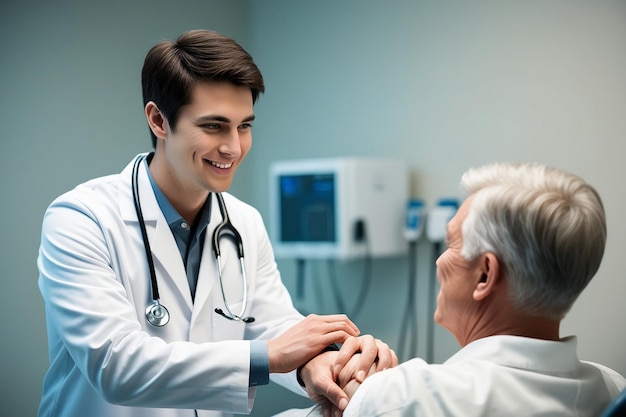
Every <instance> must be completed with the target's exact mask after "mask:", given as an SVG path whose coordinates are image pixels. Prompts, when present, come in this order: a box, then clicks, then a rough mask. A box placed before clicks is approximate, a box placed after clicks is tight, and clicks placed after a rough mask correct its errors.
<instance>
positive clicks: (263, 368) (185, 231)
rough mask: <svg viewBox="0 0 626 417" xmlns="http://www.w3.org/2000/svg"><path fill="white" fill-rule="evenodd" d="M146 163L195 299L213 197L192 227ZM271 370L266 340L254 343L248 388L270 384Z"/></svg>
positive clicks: (252, 344) (251, 349) (252, 341)
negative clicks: (164, 192)
mask: <svg viewBox="0 0 626 417" xmlns="http://www.w3.org/2000/svg"><path fill="white" fill-rule="evenodd" d="M144 163H145V164H146V171H147V172H148V178H149V179H150V184H151V185H152V190H153V191H154V195H155V197H156V200H157V203H158V204H159V208H160V209H161V211H162V212H163V216H165V220H166V221H167V224H168V225H169V227H170V230H171V231H172V234H173V235H174V239H175V240H176V245H177V246H178V250H179V251H180V256H181V257H182V259H183V264H184V265H185V272H186V273H187V281H188V282H189V288H190V290H191V298H192V299H194V298H195V294H196V284H197V282H198V274H199V272H200V261H201V259H202V254H203V253H204V241H205V236H206V229H207V226H208V225H209V221H210V220H211V194H209V197H208V198H207V200H206V202H205V203H204V205H203V206H202V209H201V210H200V213H198V217H197V218H196V221H195V224H193V225H190V224H189V223H187V222H186V221H185V219H183V218H182V216H181V215H180V214H179V213H178V212H177V211H176V209H175V208H174V206H172V204H171V203H170V202H169V200H168V199H167V197H165V194H163V192H162V191H161V189H160V188H159V186H158V185H157V184H156V182H155V181H154V178H152V173H151V172H150V170H149V169H147V168H148V162H147V161H145V162H144ZM225 320H226V319H225ZM269 368H270V367H269V357H268V352H267V341H265V340H251V341H250V377H249V380H248V384H249V386H251V387H254V386H257V385H267V384H268V383H269Z"/></svg>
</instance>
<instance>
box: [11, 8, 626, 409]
mask: <svg viewBox="0 0 626 417" xmlns="http://www.w3.org/2000/svg"><path fill="white" fill-rule="evenodd" d="M14 3H15V4H11V5H7V4H6V2H4V3H3V4H2V5H1V6H0V63H1V65H0V126H1V127H2V129H3V130H2V131H3V139H2V144H3V145H4V148H3V150H4V158H3V162H2V164H0V174H1V175H0V190H1V192H2V196H3V197H2V200H3V202H4V210H3V212H2V216H1V220H0V221H1V222H2V223H1V224H0V227H1V228H2V230H3V232H4V233H3V234H2V237H1V238H0V239H2V248H3V251H1V252H0V314H2V317H5V318H6V319H5V320H4V321H3V322H2V324H0V331H1V332H2V333H1V334H2V337H1V338H0V363H1V364H2V368H1V369H2V372H1V373H0V386H2V387H3V388H4V389H3V390H2V393H1V394H0V415H33V414H34V413H35V410H36V406H37V403H38V401H39V395H40V386H41V378H42V376H43V373H44V371H45V368H46V363H47V357H46V337H45V323H44V319H43V306H42V302H41V297H40V295H39V292H38V289H37V284H36V281H37V270H36V264H35V259H36V255H37V246H38V239H39V227H40V223H41V216H42V214H43V211H44V210H45V207H46V206H47V204H48V203H49V202H50V201H51V200H52V199H53V198H54V197H55V196H57V195H58V194H60V193H62V192H63V191H65V190H67V189H68V188H70V187H72V186H74V185H75V184H77V183H79V182H81V181H83V180H85V179H88V178H91V177H93V176H97V175H101V174H105V173H110V172H116V171H118V170H120V169H121V168H122V167H123V166H124V165H125V163H126V162H127V161H128V160H129V159H130V158H131V157H132V156H133V155H134V154H135V153H137V152H139V151H142V150H146V149H147V148H148V147H149V138H148V134H147V128H146V127H145V122H144V120H143V117H142V113H141V97H140V86H139V80H140V76H139V71H140V69H141V64H142V59H143V56H144V54H145V52H146V51H147V49H148V48H149V47H150V46H151V45H152V44H153V43H154V42H156V41H158V40H160V39H162V38H171V37H175V36H176V35H178V34H179V33H180V32H182V31H184V30H187V29H191V28H197V27H204V28H211V29H215V30H218V31H221V32H223V33H225V34H227V35H230V36H233V37H235V38H236V39H237V40H239V41H240V42H241V43H242V44H243V45H244V46H246V47H247V48H248V49H249V50H250V51H251V52H252V54H253V55H254V57H255V59H256V61H257V63H258V64H259V66H260V67H261V70H262V71H263V73H264V75H265V79H266V86H267V93H266V94H265V95H264V96H262V97H261V100H260V102H259V103H258V105H257V110H256V113H257V116H258V120H257V122H255V128H254V129H255V139H254V146H253V149H252V152H251V153H250V155H249V157H248V160H247V163H246V165H245V167H244V169H243V171H242V172H240V173H239V177H238V178H237V180H236V183H235V186H234V191H235V193H237V194H238V195H240V196H241V197H242V198H244V199H245V200H247V201H249V202H250V203H251V204H253V205H255V206H257V207H258V208H259V209H260V210H261V212H262V213H263V214H264V215H265V216H266V218H267V217H268V216H267V215H268V213H269V208H268V207H269V201H268V198H267V192H268V184H267V169H268V166H269V164H270V162H271V161H273V160H278V159H291V158H302V157H326V156H349V155H357V156H377V155H382V156H391V157H398V158H402V159H404V160H406V161H408V162H409V163H410V164H411V167H412V171H413V176H412V194H413V195H414V196H418V197H422V198H425V199H426V200H427V201H428V202H429V203H433V202H434V201H435V200H436V199H438V198H439V197H444V196H459V190H458V187H457V184H458V179H459V176H460V174H461V173H462V172H463V171H464V170H465V169H467V168H468V167H469V166H472V165H478V164H482V163H485V162H489V161H495V160H520V161H521V160H532V161H539V162H546V163H550V164H553V165H557V166H560V167H562V168H565V169H569V170H572V171H574V172H576V173H579V174H580V175H582V176H583V177H585V178H587V179H588V180H589V181H591V182H592V183H593V184H594V185H596V186H597V188H598V190H599V191H600V193H601V194H602V196H603V197H604V200H605V205H606V209H607V213H608V219H609V241H608V247H607V252H606V256H605V260H604V262H603V266H602V268H601V270H600V272H599V274H598V276H597V278H596V279H595V280H594V281H593V282H592V283H591V284H590V286H589V288H588V289H587V290H586V292H585V293H584V294H583V296H582V297H581V299H580V300H579V301H578V302H577V304H576V305H575V307H574V309H573V311H572V312H571V314H570V316H569V318H567V319H566V320H565V323H564V326H563V331H562V333H563V335H566V334H572V333H575V334H578V335H579V338H580V341H579V344H580V356H581V358H583V359H589V360H594V361H599V362H602V363H605V364H607V365H609V366H611V367H613V368H615V369H617V370H618V371H620V372H621V373H622V374H626V357H625V355H624V354H623V352H624V348H623V346H626V332H625V331H624V329H626V314H625V312H624V307H623V303H622V298H623V295H624V294H626V279H624V272H623V266H622V263H621V262H620V257H621V256H622V252H623V251H624V250H625V249H626V233H625V232H626V218H625V217H624V216H623V215H622V209H623V207H624V206H625V205H626V195H625V192H624V191H623V190H624V187H623V178H624V174H623V168H622V167H623V159H624V155H626V141H625V140H624V138H623V135H624V132H626V117H624V113H625V109H626V78H624V74H626V49H624V47H623V45H624V41H625V40H626V2H623V1H620V2H617V1H613V2H608V1H602V2H589V1H584V2H583V1H568V0H554V1H551V2H542V1H527V2H519V1H486V0H484V1H475V2H465V1H462V0H458V1H446V2H441V1H435V0H432V1H409V0H394V1H389V2H381V1H376V0H344V1H341V2H338V1H331V0H316V1H304V0H302V1H294V0H256V1H254V0H241V1H232V0H222V1H206V0H204V1H190V0H185V1H179V2H175V3H173V2H166V1H164V0H153V1H149V2H147V1H146V2H141V5H137V2H126V1H118V2H115V1H113V2H111V1H110V2H107V3H106V4H105V3H101V4H100V3H93V5H91V3H90V5H87V4H88V3H87V2H83V1H78V0H75V1H67V0H66V1H58V2H45V1H37V2H33V1H24V2H14ZM430 250H431V248H430V246H429V245H428V244H427V243H426V242H421V243H420V247H419V254H420V258H419V262H418V265H419V273H418V277H417V279H418V301H419V302H420V303H419V307H418V312H419V313H420V317H421V321H420V323H419V332H420V333H419V337H420V343H419V354H420V355H423V354H424V352H425V340H424V332H425V326H426V323H427V321H429V320H430V317H429V315H428V314H426V309H425V294H424V291H425V287H426V281H427V279H428V274H429V273H430V265H431V263H432V261H431V253H430ZM280 266H281V269H282V270H283V277H284V280H285V282H286V284H287V286H288V287H289V288H290V289H292V290H293V289H295V265H294V263H293V262H292V261H288V260H281V261H280ZM338 268H339V271H338V272H339V275H340V276H341V282H340V284H341V286H342V289H343V290H344V293H343V294H344V297H346V302H347V303H348V304H349V305H352V304H351V302H352V301H353V300H354V298H353V297H354V296H355V294H356V292H357V291H358V289H359V288H360V283H361V270H362V265H361V264H359V263H358V262H356V263H351V264H347V265H339V266H338ZM407 268H408V266H407V261H406V259H404V258H392V259H385V260H377V261H375V262H374V264H373V273H374V277H375V278H374V281H373V282H372V285H371V288H370V292H369V293H368V298H367V302H366V305H365V309H364V311H363V312H362V313H361V314H360V315H358V316H357V317H355V321H356V322H357V324H358V325H359V326H360V327H361V329H362V330H363V331H364V332H367V333H373V334H375V335H376V336H378V337H380V338H382V339H383V340H385V341H387V342H388V343H389V344H390V345H392V347H396V345H397V342H398V338H399V334H398V327H399V324H400V320H401V313H402V310H403V307H404V305H403V304H404V299H405V290H406V288H407V284H406V280H407ZM325 272H326V265H325V264H324V263H321V262H317V263H313V264H311V265H310V269H309V278H310V279H309V281H308V282H307V289H306V298H305V300H302V301H300V300H297V302H298V305H299V306H301V307H302V309H303V310H306V311H313V310H314V311H316V312H322V313H324V312H334V311H335V310H336V307H335V304H334V301H333V299H332V295H331V293H330V291H329V288H328V285H327V278H326V273H325ZM8 318H10V320H9V319H8ZM456 349H457V346H456V343H455V342H454V340H453V339H452V338H451V337H450V336H449V335H447V333H446V332H445V331H441V330H438V331H437V333H436V351H437V354H436V356H435V359H436V361H438V362H440V361H443V360H445V358H447V357H448V356H449V355H450V354H451V353H453V352H454V351H456ZM279 394H283V395H282V396H279V397H277V399H274V398H272V399H270V398H269V397H270V396H273V395H279ZM281 402H282V403H284V404H285V405H289V406H291V405H293V404H302V402H301V401H298V399H297V398H296V397H295V396H293V395H291V394H288V393H286V391H284V390H282V389H280V388H276V387H275V386H273V385H272V386H270V387H262V388H261V389H260V392H259V397H258V398H257V404H256V407H255V410H254V412H253V415H255V416H267V415H269V414H271V412H273V411H277V410H279V409H280V408H281V407H280V406H279V405H280V404H281Z"/></svg>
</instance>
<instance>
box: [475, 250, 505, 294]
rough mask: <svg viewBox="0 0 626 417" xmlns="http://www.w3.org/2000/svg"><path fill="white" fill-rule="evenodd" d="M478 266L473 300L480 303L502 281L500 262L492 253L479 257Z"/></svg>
mask: <svg viewBox="0 0 626 417" xmlns="http://www.w3.org/2000/svg"><path fill="white" fill-rule="evenodd" d="M479 262H480V264H479V266H478V268H479V270H478V273H479V274H480V275H479V276H478V279H477V282H476V286H475V288H474V300H476V301H481V300H483V299H485V298H486V297H488V296H489V295H490V294H491V293H493V291H494V289H495V288H496V286H497V285H498V283H499V282H500V280H501V279H502V275H501V273H502V271H501V269H500V261H499V260H498V258H497V257H496V255H494V254H493V253H489V252H488V253H486V254H484V255H482V256H481V257H480V261H479Z"/></svg>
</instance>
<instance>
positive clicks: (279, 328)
mask: <svg viewBox="0 0 626 417" xmlns="http://www.w3.org/2000/svg"><path fill="white" fill-rule="evenodd" d="M142 87H143V100H144V110H145V116H146V119H147V122H148V126H149V128H150V132H151V135H152V143H153V147H154V149H155V150H154V152H153V153H149V154H142V155H139V156H137V157H136V158H134V159H133V160H132V161H131V162H130V163H129V164H128V166H127V167H126V168H125V169H124V170H123V171H122V172H121V173H120V174H117V175H110V176H107V177H103V178H97V179H94V180H91V181H88V182H86V183H84V184H81V185H79V186H78V187H76V188H75V189H74V190H72V191H69V192H68V193H66V194H64V195H62V196H60V197H59V198H57V199H56V200H55V201H54V202H53V203H52V204H51V205H50V207H49V208H48V210H47V211H46V213H45V216H44V220H43V228H42V239H41V246H40V252H39V258H38V267H39V271H40V275H39V287H40V290H41V294H42V296H43V299H44V301H45V309H46V319H47V328H48V340H49V357H50V368H49V370H48V372H47V374H46V376H45V379H44V383H43V395H42V399H41V403H40V407H39V416H41V417H43V416H47V417H52V416H55V417H66V416H67V417H69V416H73V417H83V416H90V417H105V416H106V417H112V416H115V417H127V416H133V417H138V416H150V417H159V416H168V417H170V416H172V417H173V416H190V417H191V416H227V415H231V414H232V413H249V412H250V411H251V408H252V405H253V402H254V397H255V387H256V386H258V385H263V384H267V383H268V380H269V376H270V374H271V375H272V379H275V380H276V382H278V383H280V384H282V385H284V386H286V387H287V388H289V389H291V390H293V391H295V392H298V393H300V394H302V395H307V393H308V394H309V395H310V396H311V397H313V398H316V400H318V401H321V402H322V403H324V409H325V411H324V412H325V415H330V414H331V412H333V413H338V412H339V411H340V410H343V408H345V405H346V403H347V395H346V394H345V393H344V392H343V391H342V390H341V389H340V388H339V386H337V385H336V383H335V380H336V376H337V375H338V372H339V371H340V367H336V364H337V363H341V362H342V361H343V360H341V361H338V357H339V355H340V354H341V356H342V357H345V356H351V355H352V354H353V353H355V352H360V355H359V357H361V358H362V359H361V360H360V361H359V364H360V369H361V371H363V372H361V373H359V372H357V374H359V375H362V374H363V373H364V371H366V370H369V369H370V366H371V365H372V364H374V366H375V367H376V369H383V368H388V367H392V366H395V365H396V364H397V358H396V356H395V354H394V353H393V351H392V350H390V349H389V347H388V346H387V345H386V344H385V343H383V342H381V341H379V340H377V339H374V338H373V337H371V336H359V330H358V329H357V327H356V326H355V325H354V324H353V323H352V322H351V321H350V320H349V319H348V318H347V317H346V316H344V315H330V316H317V315H310V316H308V317H306V318H304V317H302V316H301V315H300V314H299V313H298V312H297V310H296V309H295V308H294V307H293V305H292V302H291V299H290V296H289V294H288V292H287V290H286V288H285V287H284V286H283V284H282V282H281V279H280V275H279V272H278V270H277V267H276V263H275V261H274V257H273V253H272V248H271V245H270V242H269V239H268V236H267V233H266V230H265V228H264V225H263V221H262V218H261V216H260V214H259V213H258V212H257V211H256V210H255V209H254V208H252V207H250V206H249V205H247V204H245V203H243V202H242V201H240V200H238V199H237V198H235V197H234V196H232V195H230V194H228V193H226V190H227V189H228V188H229V187H230V185H231V182H232V179H233V175H234V173H235V171H236V170H237V168H238V167H239V165H240V164H241V163H242V161H243V159H244V157H245V156H246V154H247V153H248V151H249V150H250V147H251V141H252V134H251V130H252V124H253V121H254V111H253V105H254V103H255V102H256V100H257V98H258V97H259V95H260V94H261V93H262V92H263V91H264V85H263V79H262V76H261V73H260V72H259V70H258V68H257V67H256V65H255V64H254V62H253V60H252V58H251V57H250V56H249V55H248V53H247V52H246V51H245V50H243V49H242V48H241V46H239V45H238V44H237V43H236V42H234V41H233V40H232V39H229V38H227V37H224V36H221V35H219V34H217V33H214V32H210V31H201V30H197V31H191V32H187V33H185V34H183V35H181V36H180V37H179V38H178V39H177V40H176V42H169V41H165V42H161V43H159V44H157V45H156V46H154V47H153V48H152V49H151V50H150V51H149V53H148V55H147V56H146V59H145V62H144V67H143V70H142ZM216 229H217V230H218V232H217V233H216ZM220 230H221V232H220ZM218 254H219V256H217V255H218ZM343 342H346V343H344V345H343V347H342V351H341V353H339V352H337V351H336V348H334V346H333V344H336V343H343ZM361 379H362V378H361ZM305 387H306V391H305Z"/></svg>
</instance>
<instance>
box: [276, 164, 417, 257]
mask: <svg viewBox="0 0 626 417" xmlns="http://www.w3.org/2000/svg"><path fill="white" fill-rule="evenodd" d="M408 177H409V173H408V168H407V165H406V164H405V163H403V162H401V161H397V160H391V159H381V158H333V159H303V160H293V161H278V162H275V163H273V164H272V165H271V167H270V216H271V217H270V237H271V239H272V243H273V247H274V252H275V254H276V256H277V257H279V258H284V257H293V258H302V259H307V258H339V259H346V258H353V257H360V256H365V255H366V254H369V255H371V256H391V255H397V254H402V253H404V252H406V247H407V243H406V240H405V239H404V237H403V225H404V215H405V213H404V209H405V207H406V201H407V199H408V197H407V196H408Z"/></svg>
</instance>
